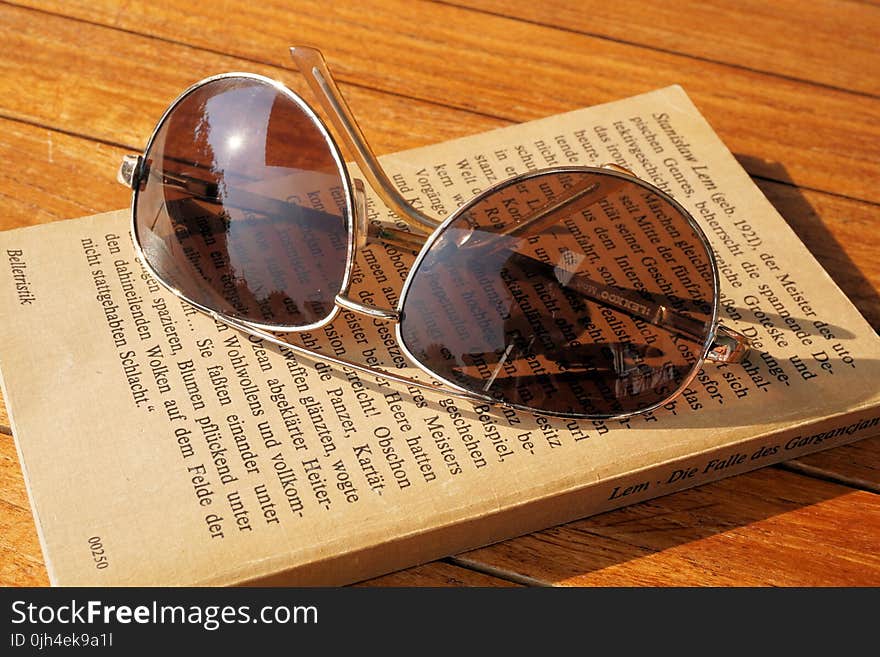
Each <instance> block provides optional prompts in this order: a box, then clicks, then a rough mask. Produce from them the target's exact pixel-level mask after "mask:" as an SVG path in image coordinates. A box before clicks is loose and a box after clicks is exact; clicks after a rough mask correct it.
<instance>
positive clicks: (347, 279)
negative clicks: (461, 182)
mask: <svg viewBox="0 0 880 657" xmlns="http://www.w3.org/2000/svg"><path fill="white" fill-rule="evenodd" d="M290 51H291V55H292V57H293V60H294V62H295V63H296V65H297V67H298V68H299V70H300V72H301V73H302V74H303V75H304V77H305V79H306V80H307V81H308V83H309V86H310V87H311V89H312V91H313V92H314V93H315V95H316V97H317V98H318V99H319V101H320V102H321V104H322V106H323V109H324V111H325V113H326V114H327V115H328V116H329V118H330V122H331V123H332V124H333V127H334V128H335V132H336V133H337V134H338V136H340V137H341V138H342V139H343V141H344V143H345V145H346V147H347V150H348V151H349V153H350V155H351V156H352V157H353V159H354V161H355V163H356V164H357V165H358V168H359V169H360V171H361V172H362V175H363V176H364V177H365V178H366V179H367V181H368V182H369V183H370V185H371V186H372V188H373V189H374V190H375V191H376V193H377V194H378V195H379V197H380V198H381V199H382V201H383V202H384V203H385V204H386V205H387V206H388V207H389V208H390V209H392V210H393V211H394V212H395V213H396V215H397V217H398V218H399V221H396V222H395V223H394V224H393V225H392V224H388V223H382V222H379V221H378V220H375V219H374V220H373V221H371V220H369V219H368V213H367V198H366V192H365V186H364V184H363V183H362V182H361V181H360V180H357V179H352V178H351V177H350V176H349V173H348V170H347V168H346V165H345V162H344V161H343V158H342V156H341V153H340V149H339V148H338V146H337V144H336V143H335V142H334V140H333V137H332V136H331V134H330V132H329V131H328V129H327V127H326V126H325V125H324V124H323V123H322V121H321V120H320V119H319V117H318V116H317V114H316V113H315V111H313V110H312V108H310V107H309V106H308V105H307V104H306V103H305V102H304V101H303V100H302V99H301V98H300V97H299V96H298V95H296V94H295V93H293V92H292V91H290V90H289V89H287V88H286V87H285V86H283V85H282V84H280V83H278V82H276V81H273V80H271V79H268V78H265V77H262V76H258V75H252V74H245V73H229V74H225V75H219V76H215V77H211V78H208V79H205V80H202V81H201V82H198V83H197V84H195V85H193V86H192V87H190V88H189V89H187V90H186V91H184V92H183V94H182V95H181V96H179V97H178V98H177V99H176V100H175V101H174V102H173V103H172V104H171V106H170V107H169V108H168V109H167V110H166V112H165V114H164V115H163V116H162V118H161V120H160V121H159V123H158V125H157V127H156V129H155V130H154V132H153V134H152V136H151V137H150V140H149V142H148V144H147V147H146V149H145V151H144V153H143V155H142V156H131V155H130V156H126V157H125V159H124V161H123V163H122V167H121V168H120V171H119V179H120V181H121V182H123V183H124V184H126V185H129V186H130V187H131V188H132V190H133V197H132V221H131V231H132V239H133V242H134V244H135V248H136V250H137V252H138V255H139V257H140V259H141V261H142V262H143V263H144V265H145V267H146V268H147V270H148V271H149V272H150V273H151V274H152V275H153V276H154V277H155V278H156V279H157V280H158V281H159V282H161V283H162V284H163V285H165V286H166V287H167V288H168V289H169V290H171V291H172V292H173V293H175V294H176V295H178V296H179V297H180V298H182V299H183V300H185V301H187V302H188V303H189V304H191V305H192V306H194V307H196V308H198V309H199V310H201V311H203V312H205V313H207V314H209V315H210V316H211V317H213V318H214V319H215V320H217V321H219V322H222V323H225V324H227V325H229V326H232V327H234V328H237V329H240V330H242V331H245V332H248V333H250V334H252V335H254V336H256V337H258V338H261V339H264V340H267V341H269V342H272V343H274V344H277V345H280V346H282V347H284V348H285V349H287V350H290V351H292V352H294V353H295V354H297V355H300V356H305V357H308V358H311V359H312V360H315V361H318V362H325V363H333V364H335V365H337V366H341V367H343V368H351V369H354V370H356V371H359V372H364V373H368V374H371V375H374V376H377V377H380V378H381V379H383V380H385V381H393V382H396V383H398V384H402V385H403V386H406V387H409V386H416V387H417V388H426V389H430V390H435V391H440V392H442V393H443V394H446V395H451V396H456V397H459V398H464V399H467V400H470V401H472V402H476V403H479V404H491V405H500V406H505V407H511V408H515V409H520V410H525V411H530V412H533V413H538V414H544V415H551V416H559V417H572V418H618V417H626V416H630V415H633V414H636V413H643V412H648V411H651V410H653V409H656V408H658V407H661V406H663V405H666V404H668V403H669V402H671V401H672V400H674V399H675V397H676V396H677V395H679V394H680V393H682V391H684V390H685V389H687V387H688V385H689V384H690V382H691V381H692V380H693V379H694V377H695V376H696V375H697V373H698V372H699V370H700V368H701V367H702V365H703V362H704V361H714V362H720V363H733V362H738V361H739V360H741V359H742V358H743V357H744V356H745V354H746V353H747V352H748V349H749V343H748V340H747V339H746V338H745V337H744V336H743V335H741V334H740V333H737V332H736V331H733V330H731V329H729V328H726V327H724V326H721V325H719V324H718V321H717V320H718V308H719V284H718V270H717V265H716V263H715V259H714V257H713V255H712V250H711V248H710V247H709V244H708V242H707V240H706V237H705V235H704V234H703V232H702V230H701V229H700V227H699V226H698V225H697V223H696V222H695V221H694V219H693V218H692V217H691V216H690V215H689V214H688V212H687V211H686V210H685V209H684V208H683V207H682V206H681V205H680V204H679V203H678V202H676V201H675V199H673V198H672V197H671V196H669V195H668V194H666V193H664V192H663V191H661V190H660V189H657V188H656V187H654V186H652V185H650V184H648V183H647V182H644V181H642V180H640V179H639V178H637V177H636V176H635V175H634V174H632V173H631V172H629V171H627V170H626V169H623V168H621V167H619V166H616V165H613V164H608V165H604V166H602V167H581V166H570V167H554V168H548V169H541V170H534V171H529V172H528V173H524V174H522V175H517V176H515V177H513V178H510V179H508V180H505V181H503V182H501V183H499V184H496V185H494V186H492V187H490V188H488V189H486V190H485V191H483V192H482V193H480V194H478V195H477V196H476V197H474V198H473V199H471V200H469V201H467V202H465V203H464V204H462V205H461V206H460V207H459V208H458V209H457V210H455V211H454V212H453V213H452V214H451V215H450V216H448V217H447V218H446V219H445V220H443V221H442V222H441V221H438V220H437V219H434V218H432V217H430V216H428V215H426V214H425V213H423V212H422V211H421V210H420V209H418V208H416V207H414V206H413V205H412V204H411V203H409V202H408V201H407V200H406V199H405V198H404V197H403V196H402V194H401V193H400V192H399V191H398V189H397V188H396V187H395V185H394V184H392V182H391V181H390V180H389V178H388V176H387V175H386V174H385V172H384V171H383V170H382V168H381V166H380V165H379V163H378V161H377V159H376V157H375V156H374V155H373V153H372V151H371V149H370V147H369V146H368V144H367V143H366V141H365V139H364V137H363V135H362V133H361V131H360V129H359V128H358V126H357V123H356V122H355V120H354V118H353V117H352V115H351V112H350V110H349V108H348V106H347V104H346V102H345V100H344V99H343V97H342V95H341V94H340V92H339V90H338V88H337V86H336V84H335V82H334V81H333V78H332V77H331V75H330V72H329V70H328V68H327V65H326V63H325V61H324V59H323V57H322V56H321V53H320V52H319V51H317V50H315V49H313V48H306V47H295V48H291V49H290ZM408 254H413V255H415V259H414V261H412V264H411V265H410V266H409V268H408V271H406V261H405V257H406V256H407V255H408ZM359 256H360V258H359ZM409 257H410V258H411V257H412V256H411V255H410V256H409ZM358 259H360V266H359V267H356V266H355V262H356V260H358ZM401 263H403V264H401ZM397 275H399V276H400V278H404V276H405V281H404V283H403V287H402V289H401V290H400V293H399V297H398V294H397V292H396V290H395V287H394V286H393V285H392V284H391V283H389V281H391V280H393V279H394V278H395V277H396V276H397ZM371 279H374V282H376V283H377V284H378V286H376V285H374V286H372V287H363V285H361V283H363V282H366V281H371ZM340 310H342V311H351V313H353V314H346V323H347V324H348V325H349V327H359V326H360V323H359V320H358V319H357V315H363V316H366V317H368V318H371V320H372V321H371V324H374V325H375V326H377V327H379V328H378V331H379V333H378V336H379V338H378V340H379V341H380V342H381V343H382V346H385V347H387V348H388V351H389V362H388V363H380V362H379V360H378V359H377V358H367V360H368V362H367V363H359V362H356V361H351V360H348V359H346V358H344V357H342V355H341V354H340V353H330V352H329V351H327V352H325V351H319V350H315V349H312V348H310V347H309V346H304V345H302V344H297V343H296V342H293V341H288V340H285V339H283V334H289V333H292V332H298V331H312V330H314V329H318V328H320V327H323V326H325V325H326V324H328V323H329V322H331V321H332V320H333V319H334V318H335V317H336V315H337V313H339V312H340ZM349 318H352V319H351V320H349ZM390 324H393V325H394V329H395V333H394V336H392V332H391V331H390V330H389V325H390ZM364 335H365V333H364V332H363V331H362V330H361V331H360V332H359V333H358V332H355V333H353V336H352V339H353V340H357V341H359V342H360V343H363V344H368V343H370V340H371V339H370V338H366V337H363V336H364ZM359 336H360V337H359ZM310 343H311V341H310V340H306V341H305V344H306V345H308V344H310ZM364 351H365V353H366V352H369V349H365V350H364ZM285 353H286V352H285ZM410 364H415V365H416V366H417V367H418V368H420V369H421V370H423V371H424V372H425V373H427V374H428V375H430V377H432V379H434V380H435V381H434V382H426V381H424V380H421V379H418V378H413V377H410V376H404V375H403V374H401V373H399V372H395V371H394V370H396V369H401V368H405V367H407V366H408V365H410ZM438 383H439V385H438Z"/></svg>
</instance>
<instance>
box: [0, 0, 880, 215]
mask: <svg viewBox="0 0 880 657" xmlns="http://www.w3.org/2000/svg"><path fill="white" fill-rule="evenodd" d="M29 2H32V3H33V4H35V5H36V4H39V6H41V7H46V8H49V9H54V10H56V11H60V12H63V13H66V14H70V15H74V16H77V17H81V18H83V19H86V20H90V21H96V22H101V23H106V24H108V25H116V26H119V27H121V28H124V29H126V30H132V31H134V32H145V33H150V34H154V35H157V36H159V37H161V38H162V39H167V40H169V41H184V40H185V41H187V42H189V43H192V44H194V45H197V46H199V47H200V48H207V49H214V50H216V49H218V48H222V49H224V50H225V51H227V52H234V53H236V54H238V55H239V56H242V57H248V58H250V59H252V60H255V61H260V62H272V63H278V64H280V65H282V66H285V67H287V66H289V64H288V61H287V54H286V47H287V46H288V45H289V44H290V41H291V39H294V38H295V39H296V40H298V41H300V42H308V43H319V44H321V45H322V47H323V48H324V50H325V51H326V53H327V55H328V57H329V59H330V62H331V65H332V66H333V68H334V70H335V71H337V74H338V75H339V77H340V78H341V79H342V80H346V81H350V82H352V83H357V84H358V85H366V86H369V87H372V88H375V89H381V90H383V91H389V92H392V93H395V94H404V95H408V96H418V97H419V98H424V99H427V100H430V101H432V102H433V103H436V104H435V105H428V106H422V105H420V104H419V103H418V102H416V101H413V100H409V99H403V98H397V99H389V98H388V97H387V96H381V99H382V102H379V103H378V106H379V107H381V108H382V114H378V113H377V110H376V106H377V104H376V103H375V102H370V100H371V99H372V100H374V101H378V100H379V97H377V96H376V95H375V94H376V93H377V92H367V91H366V90H364V89H362V88H361V89H359V90H356V89H354V88H351V87H348V88H347V89H346V92H347V93H348V94H349V95H350V96H351V97H352V105H353V106H354V109H355V112H356V114H357V115H358V116H360V117H362V119H361V122H362V123H363V124H364V125H365V128H366V130H367V133H368V136H372V137H373V139H374V141H376V148H377V149H378V150H379V151H380V152H386V151H387V150H395V149H396V148H403V147H405V146H414V145H420V144H424V143H430V142H431V141H436V140H432V139H423V136H424V134H423V132H422V130H421V128H422V126H423V125H424V124H425V123H428V124H430V114H431V112H432V111H433V112H435V113H436V116H437V120H442V116H443V111H442V110H440V109H438V106H439V105H444V106H446V105H453V104H454V105H456V106H457V107H460V108H464V109H467V110H472V111H474V112H477V113H479V114H474V113H471V114H467V115H462V114H459V115H457V117H458V118H459V119H460V120H461V121H463V123H462V124H458V125H456V126H455V127H454V129H453V130H452V131H451V132H453V133H455V132H457V133H458V134H464V133H467V132H476V131H479V130H480V129H481V128H480V125H479V124H480V122H481V121H483V122H485V121H487V120H489V119H488V118H487V115H488V116H493V117H498V119H505V120H508V121H524V120H528V119H533V118H536V117H540V116H547V115H550V114H555V113H558V112H562V111H567V110H571V109H576V108H579V107H583V106H588V105H593V104H596V103H601V102H605V101H609V100H615V99H619V98H625V97H627V96H631V95H634V94H638V93H642V92H645V91H648V90H650V89H654V88H657V87H661V86H665V85H669V84H676V83H679V84H682V85H683V86H684V88H685V89H686V90H687V91H688V93H689V94H691V96H692V98H693V99H694V100H695V102H696V104H697V105H698V106H699V107H700V109H701V110H702V111H703V113H704V114H705V115H706V117H707V118H708V120H709V122H710V123H711V124H712V125H713V126H714V127H715V129H716V130H717V131H718V133H719V134H720V136H721V138H722V140H724V142H725V143H726V144H727V145H728V146H729V147H730V148H731V149H732V150H733V152H735V153H737V154H738V155H741V156H743V160H744V161H745V162H746V164H747V167H748V169H749V171H750V172H751V173H753V174H756V175H762V176H766V177H769V178H776V179H779V178H778V176H782V177H783V178H784V179H787V180H791V181H793V182H795V183H797V184H798V185H801V186H804V187H811V188H815V189H821V190H825V191H832V192H836V193H840V194H844V195H848V196H852V197H856V198H861V199H865V200H870V201H874V202H880V189H878V188H877V185H875V184H874V182H873V181H874V180H876V179H877V178H878V174H880V164H878V163H880V123H878V122H877V120H876V117H877V116H878V115H880V99H877V98H871V97H867V96H861V95H856V94H852V93H848V92H845V91H839V90H834V89H829V88H818V89H817V87H816V86H815V85H809V84H806V83H803V82H798V81H796V80H790V79H785V78H780V77H778V76H772V75H768V74H763V73H760V72H755V71H751V70H748V69H742V68H736V67H731V66H727V65H724V64H717V63H713V62H709V61H703V60H698V59H694V58H693V57H689V56H681V55H675V54H670V53H665V52H660V51H656V50H651V49H645V48H641V47H637V46H632V45H628V44H624V43H618V42H614V41H610V40H608V39H605V38H595V37H590V36H585V35H582V34H576V33H571V32H566V31H562V30H559V29H556V28H552V27H545V26H541V25H536V24H532V23H527V22H523V21H521V20H515V19H507V18H503V17H497V16H491V15H487V14H480V13H475V12H470V11H465V10H463V9H461V8H459V7H450V6H445V5H435V4H425V3H423V2H411V1H410V0H369V1H367V2H362V3H325V2H321V1H319V0H312V1H308V2H302V3H298V4H297V8H296V10H295V12H292V11H291V10H290V7H289V6H288V4H287V3H285V2H283V0H267V1H266V2H262V3H258V4H256V5H252V4H248V5H246V6H245V5H244V4H242V5H241V6H240V7H236V6H235V5H232V4H230V3H224V4H222V5H217V4H206V5H202V6H200V11H199V12H198V13H196V12H193V11H192V10H191V7H190V6H189V5H186V4H180V3H171V2H166V3H143V2H142V3H133V4H130V5H127V6H126V8H125V11H119V9H118V6H117V4H116V3H115V2H112V1H111V0H100V1H97V2H91V1H89V2H86V0H76V1H74V2H61V1H60V0H47V1H46V2H39V3H37V0H29ZM536 6H537V5H536ZM35 16H36V15H35V14H34V13H33V12H27V11H26V10H21V9H12V8H4V9H3V10H2V11H0V22H2V24H3V27H2V34H3V37H4V39H5V40H6V41H11V42H13V43H14V44H15V45H14V46H13V47H12V48H10V50H11V51H12V52H13V53H17V52H22V53H26V54H27V59H25V58H23V57H22V59H21V61H20V62H19V61H18V60H17V58H18V57H20V56H17V55H12V57H13V58H16V59H13V62H14V63H15V65H16V66H19V67H21V68H23V69H24V71H23V72H17V73H16V75H15V76H14V77H15V78H16V81H15V84H16V86H17V87H20V86H21V83H32V82H33V83H37V82H40V81H43V82H45V83H51V84H50V85H49V86H50V87H51V89H50V88H49V86H46V85H45V84H44V87H45V93H47V94H48V98H53V95H54V94H57V97H63V99H64V100H63V103H64V107H63V109H65V110H67V112H66V113H64V114H62V116H63V118H64V119H65V120H64V124H65V125H67V126H74V127H69V129H76V130H82V129H83V127H84V126H88V128H89V131H90V132H89V134H91V135H94V136H99V135H101V136H102V138H105V139H108V138H109V139H113V140H116V141H119V140H122V139H129V140H132V139H134V135H132V133H134V134H135V135H143V134H145V132H146V131H147V130H148V128H147V125H148V124H149V120H146V119H144V118H143V117H151V119H152V118H154V117H155V116H157V115H158V114H157V112H159V111H161V110H160V107H161V105H162V104H163V103H164V102H167V101H168V100H169V99H170V97H171V96H172V95H173V94H174V89H176V87H175V86H174V84H172V79H173V80H180V79H181V78H182V77H185V76H186V74H187V73H188V74H189V79H194V78H197V77H199V76H200V75H201V74H203V73H204V72H207V71H211V72H219V71H222V70H226V69H227V68H229V67H224V66H222V64H232V63H233V62H230V61H229V60H228V58H226V59H224V58H218V56H215V55H212V54H210V53H208V52H205V51H204V50H202V51H195V50H190V49H187V48H184V47H182V46H178V45H174V44H172V43H167V42H165V43H161V44H160V45H158V46H156V45H155V44H154V43H153V42H150V41H147V40H143V39H137V38H135V37H132V36H130V35H120V34H119V33H118V32H112V31H106V30H102V29H101V28H97V27H94V26H92V25H88V24H81V23H73V21H70V20H64V19H60V18H56V17H53V16H43V15H40V17H39V20H37V19H36V18H35ZM294 24H295V29H293V27H292V26H293V25H294ZM477 26H478V29H477ZM47 34H48V35H50V39H51V41H50V42H49V43H48V44H47V45H46V51H47V52H46V53H45V54H44V53H38V54H37V55H36V56H34V54H33V52H32V51H33V50H34V42H35V41H39V42H40V44H41V45H42V42H43V41H45V40H46V39H47ZM61 42H68V43H69V44H70V45H69V46H68V45H66V44H65V45H61ZM121 43H124V44H125V45H124V46H123V45H120V44H121ZM69 47H72V48H74V49H76V50H77V51H78V55H77V57H76V58H72V59H71V60H70V63H69V64H68V62H67V60H66V58H64V57H58V56H56V54H55V53H54V51H56V50H61V51H63V52H67V51H68V50H67V49H68V48H69ZM440 53H442V55H441V54H440ZM235 63H236V64H237V65H238V67H239V68H240V67H241V66H242V65H243V64H242V63H241V62H240V61H238V60H236V61H235ZM246 65H247V68H257V69H258V70H263V71H265V70H266V68H265V67H264V66H263V65H262V64H251V63H247V64H246ZM86 69H88V71H89V74H90V76H91V77H89V79H82V78H83V77H84V76H83V74H82V73H81V72H80V71H84V70H86ZM271 70H272V71H273V72H275V73H278V70H277V69H271ZM295 77H296V76H294V75H292V74H291V73H286V74H285V75H284V79H286V80H293V79H294V78H295ZM93 78H95V79H93ZM59 86H60V87H61V89H73V88H77V93H76V94H75V95H74V96H73V97H71V96H70V95H67V96H62V94H61V93H59V91H58V88H59ZM177 86H178V87H179V84H178V85H177ZM93 91H94V92H98V91H100V92H101V93H100V97H101V98H99V99H94V98H90V95H91V93H92V92H93ZM371 94H372V95H371ZM102 98H112V99H113V100H114V106H111V107H110V108H109V116H106V117H98V116H95V115H94V110H95V108H96V107H101V109H102V111H104V112H107V111H108V108H107V106H106V103H97V102H96V100H100V99H102ZM362 98H363V99H364V100H363V102H362V101H361V99H362ZM82 105H85V107H82ZM4 108H7V109H6V111H8V112H9V111H15V112H17V113H20V114H27V115H28V116H34V117H39V120H41V121H43V122H48V121H53V120H56V121H57V119H55V118H54V117H56V116H58V115H59V114H58V113H57V112H55V113H53V112H51V111H45V112H43V111H40V110H39V109H36V108H33V107H30V106H28V107H22V106H21V105H20V104H16V103H15V101H14V100H11V99H10V98H9V97H8V94H7V95H6V96H4V97H3V98H2V105H0V110H3V109H4ZM431 108H433V109H431ZM410 113H412V114H413V117H412V119H410ZM389 115H393V118H392V119H391V120H389V121H387V122H386V121H384V119H385V118H386V117H389ZM123 116H124V117H125V121H126V123H120V119H121V117H123ZM376 121H379V122H382V123H385V125H390V126H392V131H393V132H394V133H395V134H396V135H397V138H396V139H394V138H393V135H385V134H384V130H383V128H384V127H385V126H378V125H377V123H376ZM51 125H59V123H52V124H51ZM401 126H406V129H405V130H401ZM139 139H140V140H142V139H143V137H142V136H141V137H139ZM386 139H387V140H388V141H389V142H393V143H388V144H387V146H386V141H385V140H386ZM131 143H139V141H137V140H135V141H132V142H131Z"/></svg>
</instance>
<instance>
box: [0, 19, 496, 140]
mask: <svg viewBox="0 0 880 657" xmlns="http://www.w3.org/2000/svg"><path fill="white" fill-rule="evenodd" d="M0 39H2V40H3V42H4V44H5V45H4V58H3V65H4V66H5V67H6V72H5V73H4V75H3V76H0V112H2V113H4V114H5V115H6V116H7V117H9V118H17V119H21V120H24V121H28V122H31V123H35V124H39V125H43V126H46V127H52V128H57V129H59V130H61V131H66V132H69V133H74V134H79V135H83V136H86V137H89V138H92V139H95V140H98V141H104V142H109V143H113V144H119V145H125V146H126V147H128V148H130V149H135V150H141V149H142V147H143V145H144V144H145V143H146V141H147V138H148V137H149V135H150V133H151V132H152V130H153V127H154V125H155V122H156V121H157V120H158V118H159V117H160V116H161V115H162V112H163V111H164V110H165V108H166V106H167V105H168V103H170V102H171V101H172V100H173V99H174V98H175V97H176V96H177V95H178V94H179V93H180V92H181V91H183V90H184V89H185V88H186V87H188V86H189V85H190V84H192V83H193V82H195V81H196V80H199V79H201V78H204V77H207V76H209V75H212V74H215V73H218V72H224V71H235V70H239V71H240V70H249V71H251V72H254V73H261V74H264V75H268V76H271V77H275V78H281V79H283V80H284V81H285V82H286V83H288V84H289V86H291V88H294V89H295V90H296V91H298V92H300V93H301V94H302V95H304V96H306V95H308V92H307V88H306V86H305V83H304V82H303V81H302V80H301V79H300V78H299V76H298V75H294V74H292V73H291V72H290V71H287V70H285V69H282V68H280V67H278V66H268V65H263V64H253V63H251V62H247V61H243V60H242V59H240V58H235V57H227V56H223V55H219V54H214V53H208V52H204V51H194V50H193V49H191V48H189V47H186V46H178V45H173V44H169V43H166V42H163V41H159V40H156V39H149V38H144V37H137V36H133V35H131V34H128V33H125V32H120V31H118V30H113V29H108V28H103V27H97V26H93V25H89V24H85V23H82V22H78V21H73V20H69V19H66V18H62V17H56V16H51V15H48V14H42V13H38V12H34V11H31V10H29V9H22V8H18V7H13V6H8V5H4V6H0ZM72 53H73V54H72ZM282 54H283V53H282ZM279 59H280V58H279ZM282 61H283V60H282ZM342 86H343V91H344V93H345V94H346V97H347V98H348V99H349V100H350V102H351V104H352V106H353V108H354V109H355V111H357V110H358V109H359V108H360V109H362V110H363V111H362V112H359V114H362V115H364V116H371V120H370V122H369V125H365V126H364V131H365V133H366V134H367V137H368V138H369V139H370V140H371V142H372V143H373V145H374V147H375V149H376V150H377V152H380V153H383V152H389V151H398V150H404V149H406V148H412V147H416V146H420V145H425V144H430V143H435V142H437V141H443V140H446V139H451V138H454V137H459V136H463V135H466V134H470V133H472V132H481V131H484V130H489V129H491V128H495V127H499V126H501V125H504V124H506V123H508V122H507V121H503V120H501V119H493V118H491V117H485V116H477V115H474V114H473V113H470V112H465V111H461V110H455V109H451V108H442V107H438V106H437V105H435V104H432V103H425V102H420V101H414V100H410V99H407V98H400V97H397V96H393V95H388V94H385V93H381V92H376V91H372V90H369V89H362V88H358V87H351V86H350V85H342ZM21 89H27V91H28V93H26V94H23V93H20V90H21ZM366 108H372V110H373V111H372V112H368V111H367V109H366ZM377 108H379V109H377ZM403 126H405V129H404V128H403Z"/></svg>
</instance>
